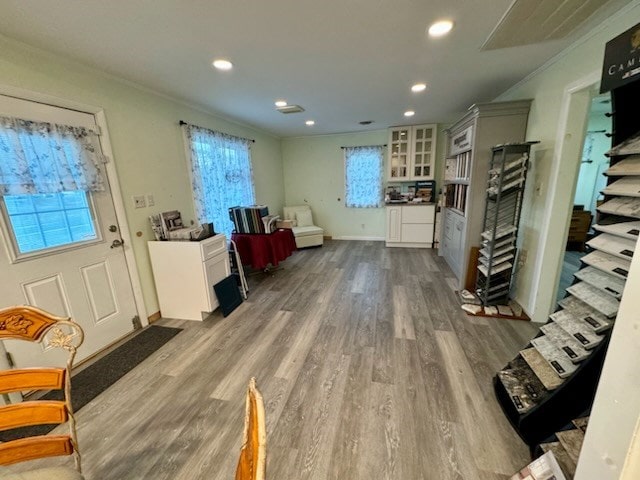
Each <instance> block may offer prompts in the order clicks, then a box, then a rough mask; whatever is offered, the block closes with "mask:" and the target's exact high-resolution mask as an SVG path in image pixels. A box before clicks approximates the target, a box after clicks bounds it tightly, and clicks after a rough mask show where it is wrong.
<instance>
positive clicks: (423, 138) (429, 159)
mask: <svg viewBox="0 0 640 480" xmlns="http://www.w3.org/2000/svg"><path fill="white" fill-rule="evenodd" d="M436 132H437V125H436V124H431V125H413V126H406V127H393V128H391V129H389V168H388V171H387V177H388V180H390V181H401V180H432V179H433V178H434V161H435V152H436Z"/></svg>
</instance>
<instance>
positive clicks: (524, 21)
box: [481, 0, 611, 50]
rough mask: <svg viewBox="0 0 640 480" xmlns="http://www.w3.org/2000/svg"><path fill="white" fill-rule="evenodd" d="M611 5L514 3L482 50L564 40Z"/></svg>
mask: <svg viewBox="0 0 640 480" xmlns="http://www.w3.org/2000/svg"><path fill="white" fill-rule="evenodd" d="M610 1H611V0H514V2H513V3H512V4H511V6H510V7H509V9H508V10H507V13H505V14H504V16H503V17H502V19H501V20H500V22H499V23H498V25H497V26H496V28H495V29H494V30H493V32H491V35H489V38H488V39H487V41H486V42H485V43H484V45H482V48H481V50H494V49H498V48H507V47H516V46H519V45H530V44H533V43H540V42H544V41H547V40H557V39H560V38H564V37H566V36H568V35H569V34H571V33H572V32H573V31H574V30H575V29H576V28H578V27H579V26H580V25H582V24H583V23H584V22H585V21H587V20H588V19H589V17H591V15H593V14H594V13H595V12H596V11H597V10H598V9H600V8H601V7H603V6H604V5H605V4H606V3H609V2H610Z"/></svg>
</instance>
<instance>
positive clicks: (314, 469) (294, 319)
mask: <svg viewBox="0 0 640 480" xmlns="http://www.w3.org/2000/svg"><path fill="white" fill-rule="evenodd" d="M283 267H284V268H283V269H282V270H279V271H276V272H275V273H274V274H273V275H264V274H261V275H257V276H252V277H250V279H249V281H250V287H251V290H250V292H249V299H248V301H246V302H244V303H243V304H242V305H241V306H240V307H239V308H238V310H236V311H235V312H234V313H233V314H232V315H230V316H229V317H227V318H222V316H221V315H220V314H219V313H215V314H213V315H212V316H211V317H210V318H209V319H207V320H206V321H204V322H202V323H200V322H189V321H178V320H169V319H163V320H161V321H160V322H159V324H164V325H170V326H179V327H182V328H184V331H183V332H182V333H180V334H179V335H178V336H177V337H175V338H174V339H173V340H172V341H170V342H169V343H168V344H167V345H165V346H164V347H163V348H162V349H160V350H159V351H158V352H156V353H155V354H154V355H152V356H151V357H149V358H148V359H147V360H146V361H145V362H143V363H142V364H141V365H140V366H138V367H137V368H135V369H134V370H133V371H132V372H130V373H129V374H127V375H126V376H125V377H124V378H123V379H122V380H120V381H119V382H118V383H116V384H115V385H113V386H112V387H111V388H110V389H108V390H107V391H106V392H105V393H103V394H102V395H100V396H99V397H98V398H96V399H95V400H94V401H93V402H91V403H90V404H88V405H87V406H85V407H84V408H83V409H82V410H81V411H80V412H78V415H77V418H78V430H79V436H80V445H81V450H82V453H83V465H84V471H85V474H86V477H87V479H88V480H90V479H96V480H98V479H100V480H109V479H114V480H115V479H118V480H122V479H154V480H160V479H165V478H166V479H189V480H194V479H207V480H210V479H211V480H216V479H231V478H233V475H234V474H233V472H234V469H235V464H236V462H237V458H238V452H239V447H240V438H241V434H242V425H243V414H244V394H245V388H246V385H247V383H248V380H249V377H251V376H256V377H257V379H258V386H259V388H260V389H261V391H262V394H263V396H264V399H265V403H266V415H267V430H268V431H267V440H268V446H267V456H268V469H267V474H268V478H269V479H274V480H276V479H278V480H285V479H287V480H289V479H291V480H303V479H317V480H325V479H336V480H338V479H340V480H347V479H349V480H351V479H370V478H375V479H380V480H383V479H398V480H400V479H402V480H420V479H429V480H430V479H434V480H445V479H464V480H470V479H476V478H477V479H482V480H492V479H506V478H509V475H510V474H512V473H513V472H515V471H516V470H517V469H519V468H521V467H522V466H523V465H525V464H526V463H527V462H528V460H529V456H528V449H527V447H526V446H525V445H524V443H523V442H522V441H521V440H520V439H519V437H518V436H517V434H516V433H515V432H514V431H513V430H512V428H511V426H510V425H509V424H508V422H507V420H506V418H505V417H504V415H503V414H502V412H501V410H500V407H499V406H498V404H497V402H496V401H495V398H494V395H493V391H492V385H491V378H492V376H493V375H494V374H495V372H496V371H497V370H498V369H499V368H501V367H502V366H504V364H505V363H506V362H507V361H508V360H510V359H511V358H512V357H513V356H514V355H515V354H516V353H517V352H518V350H519V349H521V348H522V347H523V346H524V345H525V344H526V342H527V341H528V340H529V339H530V338H531V337H532V336H533V335H534V333H535V332H536V330H537V327H535V325H532V324H530V323H528V322H521V321H505V320H495V319H484V318H475V317H468V316H466V315H465V314H464V313H463V312H462V311H461V310H460V308H459V306H458V302H457V300H456V297H455V294H454V292H453V290H452V289H451V287H450V284H451V281H450V278H451V276H452V274H451V272H450V270H449V268H448V267H447V266H446V265H445V263H444V262H443V261H442V260H441V259H440V258H438V257H437V255H436V252H435V251H433V250H414V249H387V248H385V247H384V244H383V243H382V242H351V241H329V242H327V243H326V244H325V246H324V247H322V248H317V249H309V250H303V251H299V252H296V253H295V254H294V256H293V257H291V258H289V259H288V260H287V261H286V262H284V264H283Z"/></svg>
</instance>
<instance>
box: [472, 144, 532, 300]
mask: <svg viewBox="0 0 640 480" xmlns="http://www.w3.org/2000/svg"><path fill="white" fill-rule="evenodd" d="M533 143H537V142H527V143H509V144H504V145H498V146H495V147H493V148H492V149H491V150H492V155H491V163H490V165H489V166H490V170H489V179H488V181H487V194H486V207H485V211H484V220H483V227H482V249H481V250H480V257H479V258H478V277H477V280H476V293H477V294H478V297H479V298H480V300H481V301H482V304H483V305H498V304H503V303H507V301H508V300H509V290H510V288H511V277H512V275H513V267H514V265H515V258H516V239H517V237H518V224H519V222H520V211H521V209H522V197H523V194H524V186H525V181H526V178H527V167H528V164H529V151H530V149H531V145H532V144H533Z"/></svg>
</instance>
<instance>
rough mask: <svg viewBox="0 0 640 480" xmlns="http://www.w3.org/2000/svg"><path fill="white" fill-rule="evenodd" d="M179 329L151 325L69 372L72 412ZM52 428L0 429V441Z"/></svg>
mask: <svg viewBox="0 0 640 480" xmlns="http://www.w3.org/2000/svg"><path fill="white" fill-rule="evenodd" d="M181 331H182V329H181V328H171V327H161V326H158V325H151V326H150V327H148V328H146V329H144V330H143V331H142V332H140V333H139V334H138V335H136V336H135V337H133V338H131V339H130V340H128V341H127V342H125V343H123V344H122V345H120V346H119V347H118V348H116V349H115V350H114V351H113V352H111V353H108V354H107V355H105V356H104V357H102V358H101V359H99V360H97V361H96V362H95V363H93V364H91V365H89V366H88V367H87V368H85V369H84V370H82V371H80V372H78V373H77V374H75V375H73V376H72V377H71V403H72V404H73V410H74V411H75V412H77V411H78V410H80V409H81V408H82V407H84V406H85V405H86V404H87V403H89V402H90V401H91V400H93V399H94V398H96V397H97V396H98V395H100V394H101V393H102V392H104V391H105V390H106V389H107V388H109V387H110V386H111V385H113V384H114V383H115V382H117V381H118V380H119V379H120V378H122V377H123V376H124V375H125V374H127V373H128V372H130V371H131V370H133V369H134V368H135V367H136V366H137V365H139V364H140V363H141V362H142V361H143V360H144V359H146V358H147V357H148V356H149V355H151V354H152V353H153V352H155V351H156V350H158V349H159V348H160V347H162V346H163V345H164V344H166V343H167V342H168V341H169V340H171V339H172V338H173V337H175V336H176V335H177V334H178V333H180V332H181ZM41 398H42V399H47V400H62V399H63V395H62V391H60V390H52V391H50V392H48V393H47V394H45V395H44V396H42V397H41ZM54 428H55V425H38V426H34V427H25V428H21V429H15V430H11V431H6V432H0V441H2V442H6V441H8V440H14V439H16V438H20V437H22V436H25V435H29V436H31V435H45V434H47V433H49V432H50V431H51V430H53V429H54Z"/></svg>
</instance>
